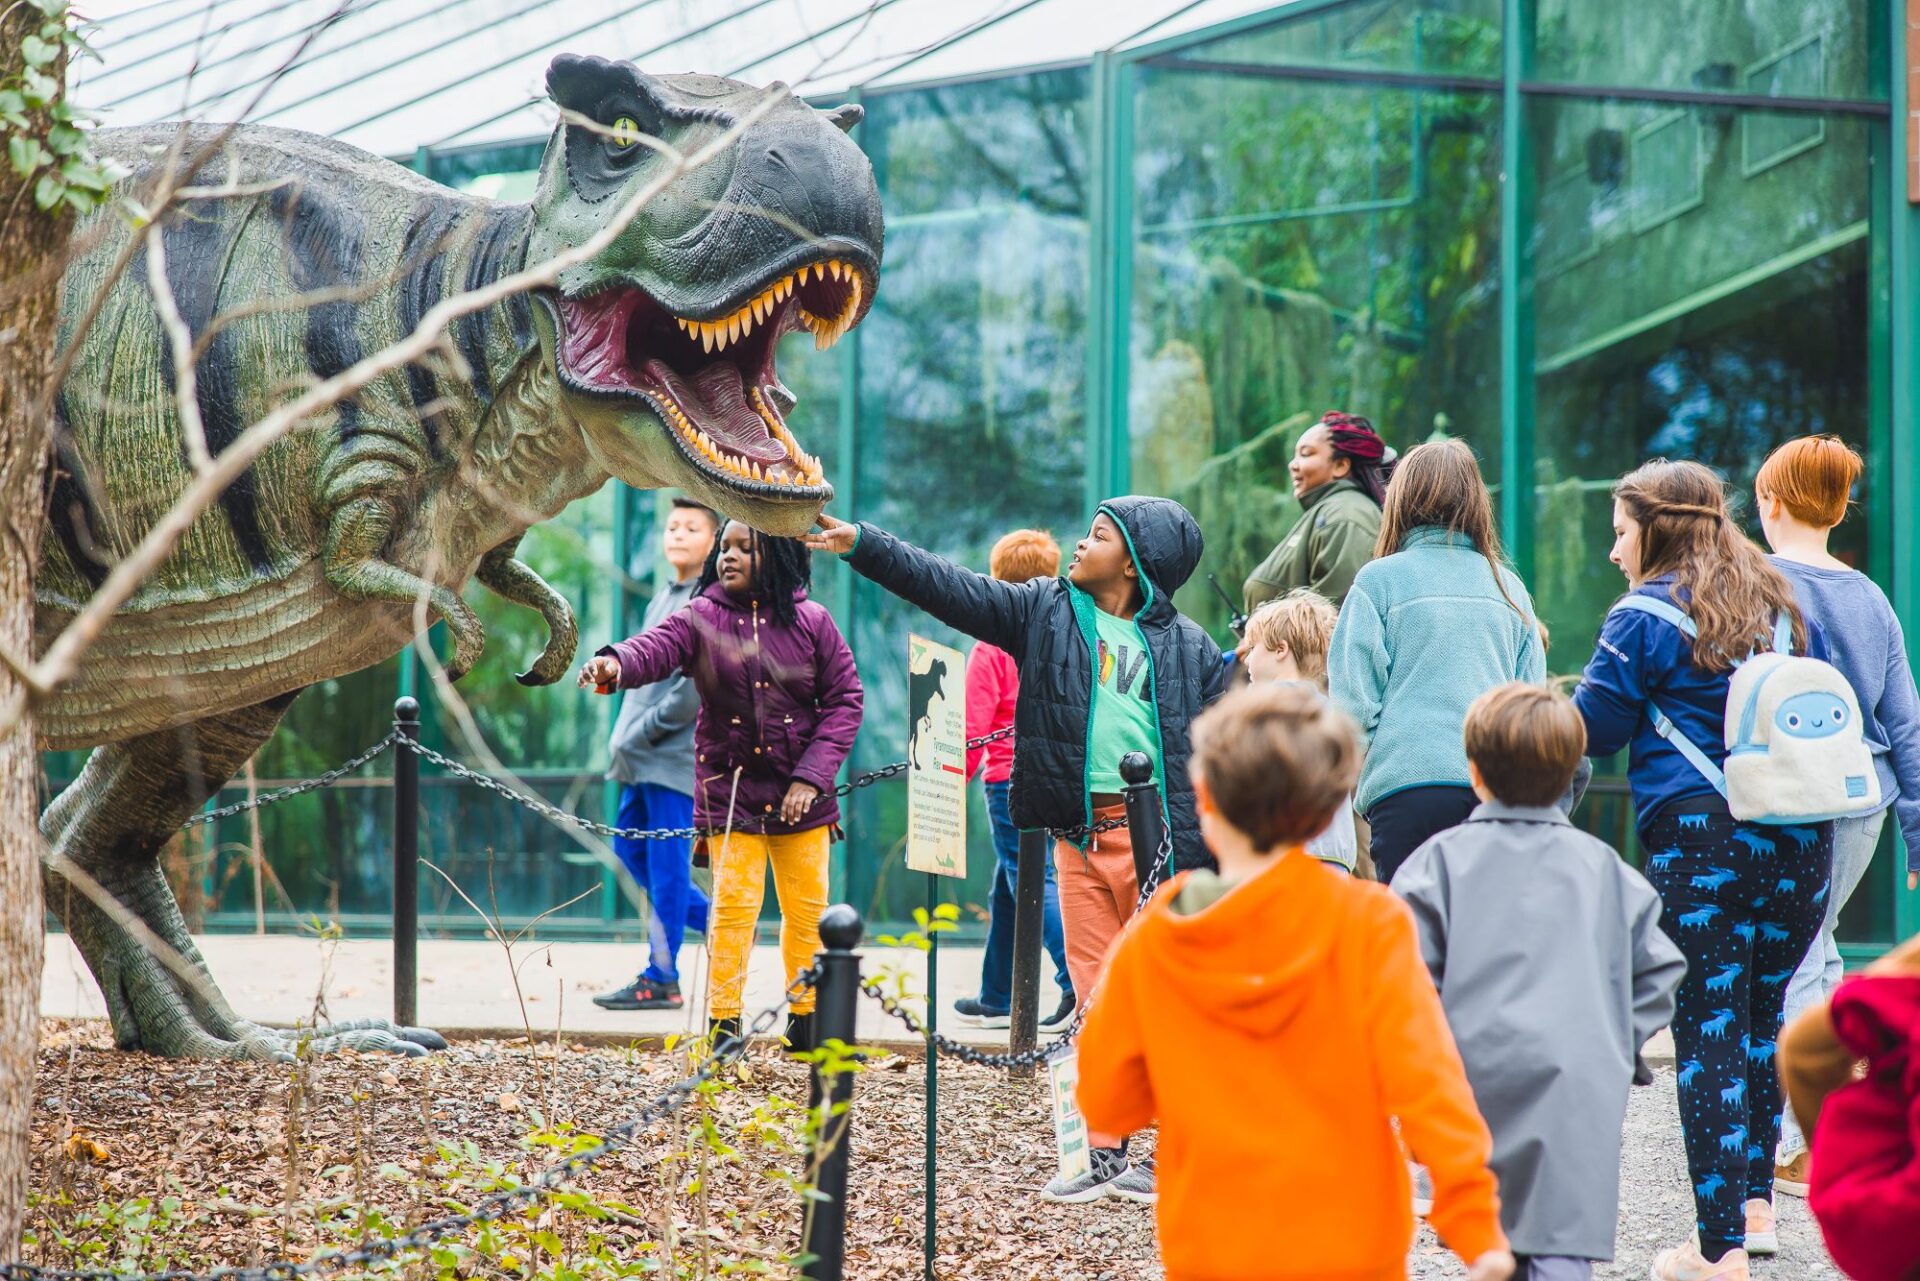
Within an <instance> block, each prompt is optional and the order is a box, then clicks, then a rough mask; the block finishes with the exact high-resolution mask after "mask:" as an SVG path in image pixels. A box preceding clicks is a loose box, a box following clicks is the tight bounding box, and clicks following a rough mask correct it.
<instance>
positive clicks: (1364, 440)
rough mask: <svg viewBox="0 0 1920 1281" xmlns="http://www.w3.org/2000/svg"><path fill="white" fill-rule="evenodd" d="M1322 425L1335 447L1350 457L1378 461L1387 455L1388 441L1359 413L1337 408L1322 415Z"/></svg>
mask: <svg viewBox="0 0 1920 1281" xmlns="http://www.w3.org/2000/svg"><path fill="white" fill-rule="evenodd" d="M1320 425H1321V426H1322V427H1325V428H1326V429H1327V438H1328V440H1330V441H1331V442H1332V444H1333V447H1334V449H1336V450H1338V451H1339V452H1340V453H1343V454H1345V455H1347V456H1348V457H1349V458H1355V459H1358V460H1359V461H1361V462H1363V463H1377V462H1379V461H1380V460H1381V459H1382V458H1385V457H1386V455H1387V442H1386V441H1384V440H1381V439H1380V433H1378V432H1376V431H1375V430H1374V429H1373V424H1372V423H1370V422H1368V421H1367V420H1366V419H1364V418H1362V417H1361V416H1360V415H1358V414H1343V413H1341V412H1340V411H1339V410H1337V409H1336V410H1333V411H1331V412H1329V413H1327V414H1325V415H1324V416H1322V417H1321V419H1320Z"/></svg>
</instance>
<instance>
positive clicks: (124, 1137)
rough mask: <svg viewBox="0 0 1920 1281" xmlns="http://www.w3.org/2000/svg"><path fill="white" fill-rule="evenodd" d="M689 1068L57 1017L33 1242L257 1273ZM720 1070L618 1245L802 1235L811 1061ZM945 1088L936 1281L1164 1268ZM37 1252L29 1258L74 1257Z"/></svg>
mask: <svg viewBox="0 0 1920 1281" xmlns="http://www.w3.org/2000/svg"><path fill="white" fill-rule="evenodd" d="M677 1066H678V1065H677V1064H676V1062H675V1056H669V1055H659V1054H632V1053H629V1052H626V1051H621V1050H606V1049H584V1048H580V1047H562V1048H561V1049H559V1050H558V1051H557V1052H556V1051H555V1050H554V1048H553V1047H552V1046H550V1045H543V1046H540V1047H537V1048H536V1049H534V1050H531V1051H530V1050H529V1049H528V1047H527V1046H526V1045H524V1044H510V1043H500V1042H476V1043H463V1044H458V1045H456V1046H455V1047H454V1048H453V1049H452V1050H449V1051H447V1052H445V1053H443V1054H438V1055H434V1056H431V1057H429V1058H426V1059H415V1060H405V1059H396V1058H393V1057H389V1056H385V1055H378V1056H363V1057H351V1056H343V1057H334V1058H327V1059H319V1060H315V1061H313V1062H312V1063H310V1064H308V1065H306V1066H305V1067H303V1068H301V1069H292V1068H287V1067H284V1066H275V1065H270V1064H251V1063H192V1062H180V1061H172V1060H164V1059H156V1058H151V1057H148V1056H145V1055H138V1054H122V1053H119V1052H116V1051H114V1050H113V1049H112V1048H111V1038H110V1036H109V1034H108V1031H107V1028H106V1026H105V1025H104V1024H102V1023H93V1022H82V1023H73V1024H58V1023H49V1024H48V1027H47V1030H46V1033H45V1034H44V1037H43V1049H42V1052H41V1058H40V1073H41V1075H40V1084H39V1090H38V1094H37V1096H36V1099H35V1107H34V1135H35V1153H36V1155H35V1169H34V1186H35V1189H36V1191H37V1192H38V1193H39V1194H40V1196H41V1197H42V1205H41V1207H40V1209H39V1210H38V1212H37V1214H38V1224H39V1227H40V1229H41V1232H42V1240H43V1241H47V1240H51V1238H52V1235H53V1233H52V1231H51V1229H52V1228H53V1227H54V1226H56V1225H57V1224H59V1223H61V1222H62V1221H63V1220H62V1216H63V1215H70V1214H71V1213H72V1211H71V1210H61V1209H59V1208H56V1207H55V1206H54V1205H53V1196H52V1194H54V1193H56V1192H61V1191H64V1193H65V1195H66V1198H67V1199H68V1200H70V1201H71V1202H72V1203H74V1204H75V1205H78V1206H89V1205H95V1204H98V1203H100V1202H103V1201H123V1200H125V1199H128V1198H133V1197H139V1196H162V1195H168V1194H171V1195H173V1196H177V1197H178V1198H180V1202H181V1207H180V1210H179V1211H178V1213H177V1216H176V1217H177V1220H178V1224H177V1226H176V1229H175V1235H176V1236H177V1237H178V1238H179V1240H178V1242H177V1243H176V1246H175V1248H176V1250H184V1251H185V1252H186V1254H187V1257H185V1258H180V1257H178V1255H177V1254H176V1255H175V1256H173V1260H172V1261H174V1262H176V1263H188V1264H190V1265H191V1266H194V1267H205V1266H207V1265H210V1264H236V1265H248V1264H256V1263H258V1262H261V1261H264V1260H268V1259H271V1258H274V1257H277V1256H279V1255H280V1253H281V1252H282V1251H283V1250H284V1251H289V1252H291V1254H292V1255H293V1256H294V1257H299V1256H300V1255H301V1254H302V1253H303V1252H305V1251H306V1250H310V1249H311V1248H312V1247H313V1244H314V1242H315V1240H316V1235H315V1228H314V1223H313V1220H314V1217H315V1207H316V1206H318V1207H323V1208H324V1207H325V1206H327V1205H328V1204H329V1203H334V1202H346V1201H355V1200H357V1201H361V1202H371V1203H374V1204H377V1205H378V1206H379V1207H380V1208H381V1209H382V1210H383V1211H384V1212H386V1213H387V1214H388V1215H390V1216H391V1217H392V1218H394V1219H395V1220H397V1221H402V1222H408V1223H411V1222H418V1221H420V1220H421V1219H423V1218H427V1217H431V1216H433V1215H435V1214H438V1213H443V1212H444V1210H445V1207H446V1205H447V1204H449V1203H448V1202H445V1201H441V1200H438V1199H437V1198H438V1197H439V1196H442V1195H454V1194H458V1193H459V1192H460V1189H459V1188H455V1187H453V1183H452V1181H453V1180H456V1179H466V1180H467V1181H468V1184H469V1185H471V1183H472V1181H473V1176H474V1173H475V1171H481V1170H484V1167H485V1166H486V1163H487V1162H489V1161H493V1162H502V1163H508V1164H510V1165H511V1167H512V1168H513V1169H515V1170H517V1171H519V1172H522V1173H524V1172H526V1171H527V1170H529V1169H531V1168H534V1167H533V1166H532V1165H531V1164H529V1162H528V1160H527V1158H526V1154H525V1147H524V1142H525V1140H526V1138H527V1135H528V1133H529V1130H530V1129H532V1128H535V1127H536V1126H537V1125H538V1124H539V1123H540V1122H541V1121H548V1122H554V1123H569V1124H571V1125H572V1126H574V1127H576V1128H577V1129H578V1130H579V1131H581V1132H584V1133H588V1134H592V1133H597V1132H599V1131H600V1130H601V1129H603V1128H604V1127H605V1126H607V1125H609V1124H611V1123H614V1122H617V1121H619V1120H621V1119H623V1118H625V1117H626V1116H629V1115H631V1114H632V1113H633V1112H634V1111H635V1110H637V1108H638V1107H639V1106H640V1105H641V1104H642V1103H644V1102H645V1101H647V1100H648V1099H650V1098H652V1097H653V1096H654V1095H656V1094H657V1093H658V1092H659V1091H660V1089H661V1088H662V1087H664V1086H665V1085H666V1084H668V1083H669V1082H670V1081H671V1080H672V1079H673V1078H674V1077H675V1076H676V1075H677V1074H678V1072H677ZM924 1071H925V1068H924V1065H923V1064H922V1063H921V1062H920V1061H919V1060H917V1059H908V1058H890V1059H887V1060H883V1061H881V1062H878V1063H876V1064H874V1065H871V1066H870V1067H869V1069H868V1070H867V1071H866V1072H864V1073H862V1074H861V1076H860V1077H859V1078H858V1081H857V1084H856V1090H855V1097H856V1110H855V1118H856V1120H855V1130H854V1140H853V1143H854V1149H853V1161H854V1166H853V1174H852V1184H851V1187H852V1192H851V1196H850V1198H849V1204H850V1211H849V1227H848V1269H847V1275H848V1276H849V1277H852V1278H862V1279H868V1278H870V1279H872V1281H880V1279H881V1278H886V1279H887V1281H897V1279H899V1278H906V1277H911V1276H917V1275H919V1273H920V1266H921V1265H920V1252H921V1237H922V1223H923V1218H924V1204H925V1203H924V1200H923V1197H922V1186H923V1184H922V1179H923V1161H924V1155H925V1140H924V1113H923V1110H922V1099H923V1097H924V1094H923V1091H924ZM732 1085H733V1086H734V1087H737V1088H730V1089H729V1090H728V1091H726V1092H725V1093H723V1094H722V1095H721V1096H720V1097H719V1098H718V1099H716V1101H715V1102H714V1104H713V1107H712V1116H713V1119H714V1122H715V1127H716V1128H715V1134H716V1136H717V1138H718V1140H719V1142H720V1144H721V1145H723V1147H724V1148H725V1149H727V1150H730V1151H731V1152H732V1153H733V1154H734V1155H732V1156H731V1157H727V1158H724V1159H723V1158H721V1157H719V1156H717V1155H716V1154H715V1153H716V1149H715V1147H714V1146H713V1145H712V1144H708V1143H703V1142H702V1141H700V1140H699V1139H697V1138H696V1137H694V1131H693V1128H692V1127H693V1125H694V1117H693V1114H691V1113H682V1114H681V1116H680V1118H678V1120H679V1122H680V1123H679V1124H671V1123H670V1124H666V1125H661V1126H656V1127H655V1128H654V1129H653V1130H652V1131H650V1132H649V1133H648V1134H647V1135H645V1136H644V1137H643V1138H641V1139H640V1140H638V1141H636V1142H635V1143H634V1144H633V1146H632V1147H631V1148H630V1149H629V1150H627V1151H625V1152H623V1153H621V1154H619V1155H618V1156H616V1157H614V1158H612V1159H611V1160H610V1161H609V1162H607V1163H605V1165H604V1166H602V1167H596V1169H595V1170H594V1171H593V1172H592V1173H591V1174H590V1175H589V1176H588V1177H587V1178H586V1179H584V1180H583V1181H582V1183H581V1185H580V1186H581V1187H582V1188H583V1189H584V1190H586V1191H588V1192H590V1193H592V1194H594V1195H595V1196H596V1197H598V1198H600V1199H601V1200H602V1201H609V1200H611V1201H618V1202H621V1203H624V1204H625V1205H626V1206H628V1207H631V1214H616V1215H615V1216H614V1218H613V1220H612V1221H611V1223H610V1224H602V1225H600V1226H599V1229H598V1230H600V1231H603V1232H605V1233H607V1234H609V1237H610V1240H611V1245H612V1248H613V1249H615V1250H616V1251H617V1250H620V1249H623V1248H624V1249H629V1250H631V1251H633V1252H636V1253H644V1252H648V1251H657V1250H658V1249H659V1247H658V1245H657V1244H654V1243H658V1242H660V1241H662V1240H663V1239H668V1238H671V1239H672V1240H673V1242H674V1245H673V1247H672V1248H673V1251H674V1253H675V1254H676V1255H677V1256H678V1257H679V1258H680V1260H681V1262H682V1266H685V1265H686V1262H687V1261H688V1260H689V1259H690V1258H691V1257H692V1256H693V1255H694V1254H697V1253H699V1252H701V1251H702V1250H703V1249H704V1250H706V1251H708V1252H710V1259H711V1262H712V1263H713V1264H715V1265H718V1264H719V1263H720V1262H722V1261H723V1260H736V1261H738V1260H752V1259H756V1258H757V1259H768V1258H772V1257H777V1256H778V1255H779V1254H780V1253H781V1252H783V1251H792V1250H794V1249H795V1248H796V1245H797V1241H798V1234H799V1209H798V1200H797V1198H796V1196H795V1195H794V1193H793V1192H792V1191H791V1190H790V1189H789V1188H787V1187H785V1186H784V1185H781V1184H779V1183H778V1182H777V1181H774V1180H771V1179H769V1178H768V1177H767V1176H768V1174H769V1173H770V1172H773V1173H777V1172H778V1171H781V1170H797V1169H798V1168H799V1160H798V1158H797V1154H796V1153H795V1152H794V1150H793V1142H794V1138H795V1136H794V1134H793V1131H792V1124H793V1118H794V1116H795V1115H797V1113H796V1112H794V1111H792V1110H790V1109H788V1108H786V1106H785V1104H795V1105H803V1104H804V1102H805V1099H806V1078H805V1073H804V1070H803V1069H802V1068H800V1067H798V1066H797V1065H794V1064H790V1063H788V1062H786V1061H784V1060H782V1059H780V1058H779V1057H778V1056H777V1055H775V1054H773V1053H772V1052H771V1051H761V1050H756V1051H755V1052H754V1054H753V1056H752V1058H751V1060H750V1062H749V1064H748V1067H747V1076H746V1079H744V1080H738V1081H735V1082H733V1083H732ZM1672 1090H1673V1085H1672V1076H1671V1073H1663V1074H1662V1079H1661V1081H1660V1082H1659V1083H1657V1084H1656V1085H1655V1086H1654V1087H1653V1088H1650V1089H1647V1090H1640V1091H1636V1092H1635V1098H1634V1102H1633V1107H1632V1112H1631V1114H1630V1116H1629V1118H1628V1126H1627V1152H1626V1155H1625V1159H1624V1162H1623V1184H1624V1186H1623V1207H1622V1214H1621V1233H1620V1241H1619V1248H1620V1258H1619V1261H1618V1262H1617V1263H1616V1264H1613V1265H1609V1266H1606V1267H1603V1268H1602V1269H1600V1270H1599V1273H1598V1275H1600V1276H1603V1277H1631V1276H1644V1275H1646V1267H1647V1261H1648V1259H1649V1258H1650V1257H1651V1254H1652V1251H1653V1249H1654V1248H1655V1247H1656V1246H1657V1245H1659V1244H1665V1243H1667V1242H1668V1241H1669V1240H1670V1239H1674V1238H1677V1237H1678V1236H1679V1235H1681V1234H1682V1233H1683V1232H1684V1231H1685V1230H1686V1228H1687V1227H1688V1226H1689V1225H1688V1218H1689V1211H1688V1207H1687V1205H1686V1181H1685V1171H1684V1163H1683V1162H1682V1160H1681V1159H1680V1156H1679V1151H1680V1145H1679V1133H1678V1123H1677V1119H1676V1117H1675V1112H1674V1103H1673V1098H1672ZM939 1097H940V1104H941V1106H940V1109H939V1111H940V1124H939V1191H938V1197H937V1205H938V1208H939V1225H938V1232H937V1240H938V1242H939V1250H938V1255H937V1264H936V1274H937V1275H938V1276H940V1277H942V1278H952V1279H955V1281H958V1279H960V1278H1001V1279H1006V1281H1026V1279H1028V1278H1035V1279H1037V1278H1048V1279H1049V1281H1095V1279H1107V1278H1111V1279H1114V1281H1119V1279H1120V1278H1126V1279H1128V1281H1132V1279H1134V1278H1149V1279H1150V1278H1157V1277H1159V1276H1160V1275H1161V1274H1160V1270H1159V1268H1158V1266H1157V1264H1156V1263H1155V1262H1154V1260H1155V1252H1154V1245H1153V1224H1152V1214H1151V1211H1150V1210H1149V1209H1148V1208H1146V1207H1142V1206H1138V1205H1133V1204H1129V1203H1122V1202H1117V1201H1102V1202H1096V1203H1094V1204H1092V1205H1088V1206H1054V1205H1048V1204H1045V1203H1043V1202H1041V1201H1039V1200H1038V1199H1037V1198H1035V1197H1034V1196H1033V1195H1032V1193H1033V1190H1034V1189H1035V1188H1037V1187H1038V1186H1039V1185H1040V1184H1041V1183H1043V1182H1044V1181H1045V1180H1046V1179H1047V1177H1048V1176H1049V1175H1050V1174H1051V1172H1052V1166H1053V1146H1052V1130H1051V1120H1050V1112H1049V1109H1048V1103H1047V1098H1046V1094H1045V1090H1044V1083H1043V1081H1041V1080H1035V1081H1032V1082H1025V1081H1014V1080H1010V1079H1009V1078H1008V1077H1007V1076H1006V1075H1005V1074H1004V1073H1000V1072H995V1071H992V1070H989V1069H981V1068H970V1067H966V1066H963V1065H955V1064H943V1065H942V1068H941V1076H940V1096H939ZM769 1098H772V1099H775V1100H778V1101H777V1102H775V1103H772V1104H769V1103H768V1101H767V1100H768V1099H769ZM469 1141H470V1142H471V1144H472V1145H473V1146H472V1148H471V1149H469V1150H466V1152H465V1155H464V1156H461V1155H458V1148H457V1145H460V1144H464V1143H466V1142H469ZM90 1144H97V1145H98V1152H96V1151H94V1150H93V1149H92V1148H91V1147H90V1146H89V1145H90ZM446 1144H454V1145H456V1148H454V1149H447V1148H443V1147H442V1145H446ZM448 1151H455V1152H456V1155H455V1156H454V1157H451V1158H450V1157H449V1156H448V1155H446V1153H447V1152H448ZM436 1152H439V1153H440V1155H437V1156H436V1155H435V1154H436ZM290 1153H291V1157H290ZM102 1154H104V1158H105V1159H104V1161H102V1160H100V1159H98V1158H99V1156H100V1155H102ZM703 1154H704V1157H705V1164H704V1168H703V1167H702V1161H701V1159H702V1155H703ZM542 1163H544V1160H543V1161H542ZM383 1166H386V1167H388V1168H387V1170H386V1172H385V1174H384V1175H383V1174H382V1173H381V1172H380V1171H381V1167H383ZM702 1174H704V1176H705V1178H706V1186H707V1189H708V1191H707V1195H706V1196H705V1197H704V1198H700V1197H692V1196H689V1195H688V1194H687V1192H686V1188H687V1185H688V1183H689V1182H690V1181H692V1180H694V1179H696V1178H699V1177H701V1176H702ZM289 1203H291V1204H292V1206H293V1209H292V1210H291V1212H289V1210H288V1205H289ZM1781 1210H1782V1215H1781V1238H1782V1245H1783V1254H1782V1256H1781V1258H1780V1259H1779V1260H1778V1261H1776V1262H1773V1263H1762V1264H1760V1265H1759V1267H1758V1268H1757V1269H1756V1271H1757V1273H1758V1274H1759V1275H1773V1276H1779V1277H1787V1276H1793V1277H1803V1276H1817V1275H1820V1274H1822V1273H1823V1272H1824V1273H1825V1274H1826V1275H1829V1276H1831V1275H1833V1269H1832V1265H1831V1263H1830V1262H1828V1261H1827V1258H1826V1255H1825V1252H1824V1251H1823V1250H1822V1249H1821V1248H1820V1245H1819V1240H1818V1234H1817V1232H1816V1230H1815V1229H1814V1227H1813V1225H1812V1222H1811V1220H1810V1219H1809V1218H1808V1217H1807V1215H1806V1213H1805V1207H1804V1205H1803V1204H1802V1203H1800V1202H1794V1201H1785V1200H1783V1202H1782V1206H1781ZM1276 1211H1281V1207H1276ZM1283 1222H1284V1214H1283V1212H1282V1213H1277V1214H1276V1219H1275V1222H1274V1224H1273V1225H1272V1228H1271V1229H1263V1230H1273V1231H1274V1232H1275V1244H1276V1249H1277V1250H1279V1251H1280V1252H1282V1253H1284V1250H1285V1245H1284V1242H1285V1232H1284V1226H1283ZM541 1223H542V1225H545V1226H553V1225H552V1221H551V1220H545V1219H543V1220H541ZM562 1235H566V1233H565V1232H563V1233H562ZM335 1239H338V1237H337V1236H336V1237H333V1238H329V1240H335ZM569 1239H570V1240H571V1239H572V1238H571V1237H570V1238H569ZM40 1249H41V1251H42V1253H41V1254H40V1256H39V1257H38V1259H36V1261H45V1262H58V1263H62V1264H66V1263H69V1262H71V1261H72V1260H70V1259H69V1258H68V1257H66V1256H65V1255H61V1254H49V1253H48V1252H47V1251H48V1250H49V1247H47V1246H45V1245H43V1246H41V1247H40ZM140 1262H141V1266H143V1267H147V1266H154V1265H155V1264H156V1263H158V1262H159V1261H158V1260H157V1259H149V1258H142V1260H141V1261H140ZM1409 1265H1410V1271H1411V1273H1412V1275H1414V1276H1417V1277H1448V1276H1459V1275H1462V1270H1461V1269H1460V1268H1459V1266H1458V1264H1457V1263H1456V1262H1455V1261H1453V1260H1452V1258H1451V1257H1450V1256H1448V1255H1446V1254H1445V1252H1444V1251H1442V1250H1441V1249H1440V1248H1439V1246H1438V1244H1437V1243H1436V1242H1435V1241H1434V1239H1433V1237H1432V1236H1431V1234H1430V1233H1428V1232H1426V1230H1425V1229H1424V1228H1423V1229H1422V1232H1421V1237H1420V1239H1419V1240H1418V1241H1416V1242H1415V1244H1414V1248H1413V1250H1412V1252H1411V1255H1410V1258H1409ZM716 1270H717V1266H716ZM667 1274H668V1275H673V1272H672V1271H671V1270H670V1269H669V1270H667ZM697 1274H698V1272H697V1270H695V1271H689V1272H688V1273H687V1275H697Z"/></svg>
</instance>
